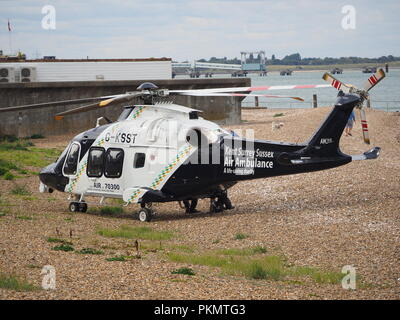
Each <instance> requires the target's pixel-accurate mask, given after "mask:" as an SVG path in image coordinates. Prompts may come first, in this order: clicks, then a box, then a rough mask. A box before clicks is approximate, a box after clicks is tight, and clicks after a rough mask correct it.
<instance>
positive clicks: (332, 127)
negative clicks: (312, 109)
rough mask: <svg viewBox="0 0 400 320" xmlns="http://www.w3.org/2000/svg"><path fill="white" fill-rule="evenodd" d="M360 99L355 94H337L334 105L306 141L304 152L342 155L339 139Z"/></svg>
mask: <svg viewBox="0 0 400 320" xmlns="http://www.w3.org/2000/svg"><path fill="white" fill-rule="evenodd" d="M360 101H361V99H360V97H359V96H358V95H355V94H343V93H341V94H339V98H338V100H337V101H336V104H335V107H334V108H333V110H332V111H331V112H330V114H329V115H328V116H327V118H326V119H325V121H324V122H323V123H322V124H321V126H320V127H319V129H318V130H317V131H316V132H315V133H314V135H313V136H312V137H311V139H310V140H309V141H308V143H307V144H308V145H307V147H306V148H305V150H304V151H305V153H307V154H310V155H315V156H321V157H336V156H339V155H342V153H341V152H340V149H339V141H340V137H341V136H342V133H343V130H344V128H345V127H346V123H347V121H348V119H349V117H350V115H351V112H352V111H353V109H354V107H355V106H356V105H357V104H358V103H360Z"/></svg>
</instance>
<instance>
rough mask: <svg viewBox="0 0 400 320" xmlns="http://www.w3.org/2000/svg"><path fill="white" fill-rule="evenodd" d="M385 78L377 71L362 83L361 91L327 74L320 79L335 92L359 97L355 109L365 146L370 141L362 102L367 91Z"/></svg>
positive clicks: (382, 73)
mask: <svg viewBox="0 0 400 320" xmlns="http://www.w3.org/2000/svg"><path fill="white" fill-rule="evenodd" d="M385 76H386V74H385V72H384V71H383V69H378V71H377V72H376V73H375V74H373V75H372V76H370V77H369V78H368V80H367V81H366V82H365V83H364V86H363V89H358V88H356V87H354V86H352V85H348V84H344V83H343V82H341V81H339V80H338V79H336V78H335V77H334V76H332V75H331V74H329V73H325V74H324V75H323V76H322V79H324V80H325V81H327V82H329V83H330V85H331V86H332V87H334V88H336V89H337V90H341V91H343V92H345V93H355V94H358V95H359V96H360V98H361V103H360V104H359V105H358V106H357V108H358V109H360V119H361V121H360V122H361V130H362V133H363V139H364V142H365V143H366V144H370V143H371V141H370V139H369V132H368V122H367V116H366V113H365V110H364V109H363V102H364V100H366V99H368V98H369V94H368V92H369V90H371V89H372V88H373V87H375V86H376V85H377V84H378V83H379V82H380V81H381V80H382V79H383V78H384V77H385Z"/></svg>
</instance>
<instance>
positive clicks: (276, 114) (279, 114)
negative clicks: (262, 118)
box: [273, 112, 285, 118]
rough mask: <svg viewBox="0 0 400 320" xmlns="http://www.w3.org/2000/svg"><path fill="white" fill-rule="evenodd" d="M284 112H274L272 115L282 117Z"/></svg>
mask: <svg viewBox="0 0 400 320" xmlns="http://www.w3.org/2000/svg"><path fill="white" fill-rule="evenodd" d="M284 115H285V114H284V113H282V112H281V113H275V114H274V115H273V117H274V118H278V117H283V116H284Z"/></svg>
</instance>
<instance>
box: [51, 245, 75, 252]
mask: <svg viewBox="0 0 400 320" xmlns="http://www.w3.org/2000/svg"><path fill="white" fill-rule="evenodd" d="M53 250H55V251H66V252H68V251H74V247H73V246H71V245H69V244H65V243H63V244H61V245H59V246H55V247H54V248H53Z"/></svg>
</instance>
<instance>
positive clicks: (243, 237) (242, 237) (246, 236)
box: [234, 233, 249, 240]
mask: <svg viewBox="0 0 400 320" xmlns="http://www.w3.org/2000/svg"><path fill="white" fill-rule="evenodd" d="M248 237H249V236H248V235H247V234H244V233H236V234H235V237H234V239H235V240H243V239H246V238H248Z"/></svg>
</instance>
